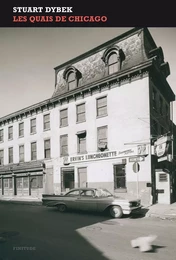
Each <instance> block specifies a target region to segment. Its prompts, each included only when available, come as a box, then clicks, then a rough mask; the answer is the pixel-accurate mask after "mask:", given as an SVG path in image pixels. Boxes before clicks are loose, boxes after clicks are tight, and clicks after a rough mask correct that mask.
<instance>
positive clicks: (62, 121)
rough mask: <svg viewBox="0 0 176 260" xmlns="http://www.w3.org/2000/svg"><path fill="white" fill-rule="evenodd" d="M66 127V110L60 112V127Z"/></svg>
mask: <svg viewBox="0 0 176 260" xmlns="http://www.w3.org/2000/svg"><path fill="white" fill-rule="evenodd" d="M67 125H68V109H67V108H66V109H63V110H60V126H61V127H63V126H67Z"/></svg>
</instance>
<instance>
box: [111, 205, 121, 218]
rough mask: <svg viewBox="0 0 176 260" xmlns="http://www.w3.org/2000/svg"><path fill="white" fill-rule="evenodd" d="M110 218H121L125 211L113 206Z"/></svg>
mask: <svg viewBox="0 0 176 260" xmlns="http://www.w3.org/2000/svg"><path fill="white" fill-rule="evenodd" d="M109 213H110V216H111V217H113V218H121V217H122V215H123V211H122V209H121V207H120V206H112V207H110V209H109Z"/></svg>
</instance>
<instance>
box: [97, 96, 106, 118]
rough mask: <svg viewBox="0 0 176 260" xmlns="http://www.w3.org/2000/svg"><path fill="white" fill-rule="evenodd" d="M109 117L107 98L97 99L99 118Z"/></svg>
mask: <svg viewBox="0 0 176 260" xmlns="http://www.w3.org/2000/svg"><path fill="white" fill-rule="evenodd" d="M105 115H107V97H101V98H97V116H105Z"/></svg>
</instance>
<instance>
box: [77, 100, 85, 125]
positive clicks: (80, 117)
mask: <svg viewBox="0 0 176 260" xmlns="http://www.w3.org/2000/svg"><path fill="white" fill-rule="evenodd" d="M84 121H86V111H85V103H84V104H79V105H77V106H76V122H77V123H81V122H84Z"/></svg>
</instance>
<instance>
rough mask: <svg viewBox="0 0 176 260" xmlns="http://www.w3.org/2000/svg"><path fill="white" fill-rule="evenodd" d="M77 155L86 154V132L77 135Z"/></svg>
mask: <svg viewBox="0 0 176 260" xmlns="http://www.w3.org/2000/svg"><path fill="white" fill-rule="evenodd" d="M77 138H78V153H86V131H82V132H80V133H77Z"/></svg>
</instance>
